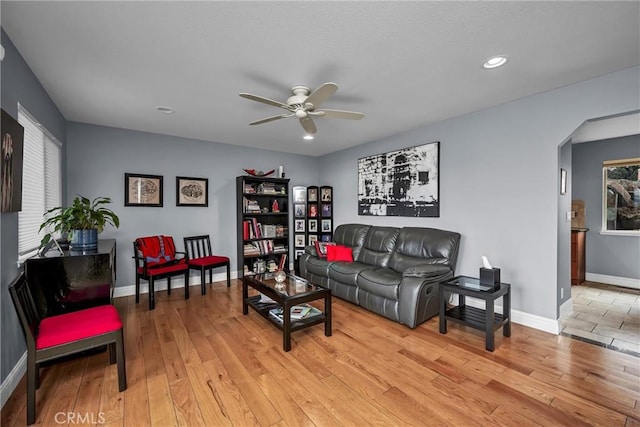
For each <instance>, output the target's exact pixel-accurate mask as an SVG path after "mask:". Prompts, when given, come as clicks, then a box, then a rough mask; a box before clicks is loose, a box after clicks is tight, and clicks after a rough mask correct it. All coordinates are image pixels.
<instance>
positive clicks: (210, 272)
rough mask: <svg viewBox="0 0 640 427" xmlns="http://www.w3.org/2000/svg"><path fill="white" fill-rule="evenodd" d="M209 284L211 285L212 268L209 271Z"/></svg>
mask: <svg viewBox="0 0 640 427" xmlns="http://www.w3.org/2000/svg"><path fill="white" fill-rule="evenodd" d="M209 283H213V268H210V269H209Z"/></svg>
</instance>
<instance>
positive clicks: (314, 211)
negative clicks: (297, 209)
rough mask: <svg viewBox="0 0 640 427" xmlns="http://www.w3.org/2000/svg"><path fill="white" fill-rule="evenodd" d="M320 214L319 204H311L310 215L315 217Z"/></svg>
mask: <svg viewBox="0 0 640 427" xmlns="http://www.w3.org/2000/svg"><path fill="white" fill-rule="evenodd" d="M317 216H318V205H317V204H315V203H310V204H309V217H311V218H315V217H317Z"/></svg>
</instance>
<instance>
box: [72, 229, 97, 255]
mask: <svg viewBox="0 0 640 427" xmlns="http://www.w3.org/2000/svg"><path fill="white" fill-rule="evenodd" d="M69 247H70V248H71V249H73V250H84V249H96V248H97V247H98V230H95V229H93V230H73V236H72V237H71V241H70V242H69Z"/></svg>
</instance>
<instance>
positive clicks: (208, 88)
mask: <svg viewBox="0 0 640 427" xmlns="http://www.w3.org/2000/svg"><path fill="white" fill-rule="evenodd" d="M1 20H2V27H3V28H4V29H5V31H6V32H7V34H8V35H9V37H10V38H11V40H12V41H13V43H14V44H15V45H16V47H17V48H18V50H19V51H20V52H21V54H22V55H23V57H24V59H25V60H26V62H27V63H28V64H29V66H30V67H31V69H32V70H33V72H34V73H35V75H36V76H37V78H38V79H39V80H40V82H41V83H42V85H43V86H44V88H45V89H46V91H47V92H48V93H49V95H50V96H51V98H52V99H53V101H54V102H55V103H56V105H57V106H58V107H59V108H60V110H61V112H62V114H63V115H64V117H65V118H66V119H67V120H70V121H77V122H85V123H91V124H97V125H104V126H114V127H119V128H126V129H135V130H140V131H147V132H156V133H161V134H168V135H176V136H181V137H187V138H196V139H203V140H208V141H216V142H223V143H228V144H236V145H244V146H251V147H260V148H265V149H270V150H278V151H284V152H291V153H301V154H307V155H314V156H317V155H323V154H326V153H330V152H334V151H337V150H341V149H344V148H348V147H352V146H355V145H358V144H362V143H365V142H369V141H373V140H377V139H380V138H384V137H387V136H390V135H393V134H397V133H399V132H402V131H406V130H408V129H412V128H416V127H419V126H424V125H428V124H430V123H434V122H437V121H441V120H444V119H448V118H451V117H455V116H459V115H462V114H465V113H469V112H472V111H477V110H480V109H483V108H487V107H491V106H494V105H497V104H501V103H505V102H508V101H511V100H514V99H517V98H521V97H524V96H527V95H531V94H535V93H539V92H543V91H547V90H550V89H554V88H557V87H561V86H564V85H568V84H571V83H574V82H578V81H582V80H586V79H589V78H592V77H595V76H599V75H602V74H606V73H610V72H613V71H617V70H620V69H623V68H627V67H631V66H636V65H639V64H640V59H639V57H640V2H638V1H623V2H615V1H603V2H595V1H594V2H577V1H568V2H564V1H560V2H533V1H511V2H493V1H491V2H490V1H472V2H444V1H435V2H430V1H412V2H380V1H378V2H362V1H337V2H324V1H322V2H321V1H297V2H291V1H289V2H273V1H258V2H246V1H234V2H231V1H225V2H211V1H197V2H182V1H157V2H142V1H128V2H116V1H109V2H89V1H87V2H78V1H75V2H58V1H44V2H36V1H6V0H3V1H2V4H1ZM495 54H506V55H508V57H509V62H508V63H507V65H506V66H504V67H502V68H498V69H495V70H491V71H488V70H484V69H483V68H482V67H481V64H482V63H483V61H484V60H485V59H487V58H488V57H490V56H492V55H495ZM327 81H333V82H335V83H337V84H338V86H339V89H338V92H337V93H336V94H335V95H334V96H332V97H331V98H329V100H327V101H326V102H325V103H324V104H323V107H325V108H335V109H344V110H355V111H361V112H363V113H364V114H365V118H364V119H362V120H359V121H352V120H339V119H327V118H319V119H317V120H316V124H317V127H318V134H317V135H316V139H315V140H314V141H311V142H307V141H303V140H302V136H303V133H304V132H303V131H302V128H301V127H300V124H299V123H298V121H297V120H295V119H293V118H288V119H283V120H278V121H274V122H270V123H266V124H263V125H259V126H249V125H248V123H249V122H252V121H255V120H258V119H262V118H265V117H269V116H273V115H276V114H280V113H282V112H283V110H281V109H278V108H277V107H272V106H268V105H265V104H260V103H257V102H253V101H249V100H246V99H243V98H240V97H239V96H238V93H240V92H250V93H254V94H257V95H261V96H264V97H267V98H271V99H274V100H278V101H285V100H286V98H287V97H288V96H290V89H291V87H292V86H295V85H306V86H309V87H311V88H312V89H313V88H315V87H317V86H319V85H320V84H322V83H324V82H327ZM159 105H163V106H170V107H172V108H174V109H175V114H172V115H164V114H161V113H159V112H157V111H156V107H157V106H159ZM27 108H28V106H27Z"/></svg>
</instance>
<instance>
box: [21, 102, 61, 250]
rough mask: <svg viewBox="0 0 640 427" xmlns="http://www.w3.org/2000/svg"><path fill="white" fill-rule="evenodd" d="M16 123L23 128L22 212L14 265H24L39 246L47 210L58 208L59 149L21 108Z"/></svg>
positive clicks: (59, 185)
mask: <svg viewBox="0 0 640 427" xmlns="http://www.w3.org/2000/svg"><path fill="white" fill-rule="evenodd" d="M18 122H19V123H20V124H21V125H22V126H23V127H24V159H23V168H22V211H20V213H19V214H18V261H24V260H25V259H26V258H28V257H29V256H31V255H32V254H33V252H34V251H35V250H37V249H38V247H39V246H40V240H41V239H42V236H43V235H44V233H40V232H38V229H39V228H40V224H42V222H43V221H44V214H45V212H46V211H47V210H49V209H51V208H53V207H56V206H60V204H61V199H62V184H61V176H62V173H61V157H62V154H61V151H62V150H61V146H60V143H59V142H58V141H57V140H56V139H55V138H54V137H53V136H52V135H51V134H50V133H49V132H48V131H47V130H46V129H45V128H43V127H42V125H40V123H39V122H38V121H37V120H36V119H35V118H34V117H33V116H32V115H31V114H30V113H29V112H28V111H27V110H26V109H25V108H24V107H23V106H22V105H18Z"/></svg>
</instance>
